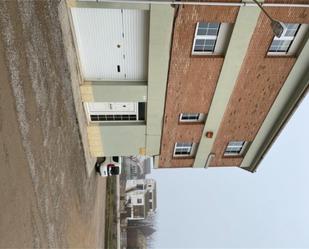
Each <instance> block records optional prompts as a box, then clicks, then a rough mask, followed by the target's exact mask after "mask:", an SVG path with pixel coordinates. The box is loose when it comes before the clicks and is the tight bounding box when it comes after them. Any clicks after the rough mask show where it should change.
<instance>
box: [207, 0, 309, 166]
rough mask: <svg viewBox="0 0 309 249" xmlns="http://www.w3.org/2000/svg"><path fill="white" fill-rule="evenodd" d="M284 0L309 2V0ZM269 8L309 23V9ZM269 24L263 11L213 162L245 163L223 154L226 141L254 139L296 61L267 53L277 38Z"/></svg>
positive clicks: (276, 15) (287, 18)
mask: <svg viewBox="0 0 309 249" xmlns="http://www.w3.org/2000/svg"><path fill="white" fill-rule="evenodd" d="M267 2H276V1H267ZM282 2H283V1H282ZM284 2H295V3H296V2H298V3H299V2H307V3H309V2H308V1H284ZM267 11H268V12H269V14H270V15H271V16H273V17H274V18H275V19H277V20H280V21H282V22H287V23H289V22H290V23H309V9H305V8H267ZM269 24H270V23H269V20H268V19H267V18H266V16H265V15H264V14H260V17H259V19H258V23H257V26H256V28H255V31H254V34H253V36H252V39H251V42H250V44H249V49H248V52H247V54H246V57H245V59H244V62H243V65H242V67H241V71H240V74H239V76H238V79H237V83H236V86H235V88H234V90H233V94H232V96H231V98H230V100H229V104H228V108H227V110H226V111H225V114H224V118H223V122H222V123H221V125H220V129H219V132H218V135H217V137H216V140H215V143H214V146H213V148H212V152H214V153H215V154H216V157H215V158H214V159H213V160H212V162H211V164H210V166H239V165H240V164H241V162H242V160H243V158H242V157H239V158H225V157H223V153H224V150H225V147H226V145H227V144H228V142H229V141H231V140H245V141H253V140H254V138H255V136H256V134H257V132H258V130H259V128H260V127H261V125H262V123H263V121H264V119H265V117H266V115H267V113H268V111H269V109H270V108H271V106H272V104H273V102H274V100H275V98H276V96H277V95H278V93H279V91H280V89H281V87H282V85H283V84H284V82H285V80H286V78H287V77H288V75H289V72H290V70H291V69H292V67H293V65H294V63H295V61H296V58H293V57H267V56H266V53H267V50H268V48H269V46H270V43H271V41H272V39H273V33H272V31H271V28H270V25H269Z"/></svg>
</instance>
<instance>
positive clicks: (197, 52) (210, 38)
mask: <svg viewBox="0 0 309 249" xmlns="http://www.w3.org/2000/svg"><path fill="white" fill-rule="evenodd" d="M200 23H210V22H198V23H197V24H196V27H195V33H194V41H193V47H192V54H213V53H214V52H215V48H216V43H217V38H218V35H219V31H220V26H221V23H219V27H218V32H217V35H198V34H197V32H198V29H199V25H200ZM198 39H203V40H213V41H215V45H214V48H213V50H212V51H194V48H195V44H196V40H198Z"/></svg>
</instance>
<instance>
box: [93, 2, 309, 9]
mask: <svg viewBox="0 0 309 249" xmlns="http://www.w3.org/2000/svg"><path fill="white" fill-rule="evenodd" d="M99 1H100V2H105V3H129V4H130V3H133V4H138V3H140V4H169V5H171V4H173V5H202V6H228V7H258V6H257V5H256V3H254V2H252V3H248V2H244V3H231V2H181V1H156V0H150V1H143V0H141V1H138V0H99ZM260 5H261V6H262V7H282V8H284V7H285V8H292V7H293V8H309V4H297V3H291V4H289V3H260Z"/></svg>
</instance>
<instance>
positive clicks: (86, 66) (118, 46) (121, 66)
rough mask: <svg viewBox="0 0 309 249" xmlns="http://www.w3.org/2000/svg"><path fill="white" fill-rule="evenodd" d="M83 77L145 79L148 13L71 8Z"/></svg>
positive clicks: (94, 78)
mask: <svg viewBox="0 0 309 249" xmlns="http://www.w3.org/2000/svg"><path fill="white" fill-rule="evenodd" d="M71 11H72V17H73V24H74V29H75V35H76V40H77V46H78V51H79V57H80V62H81V66H82V73H83V76H84V78H85V79H86V80H147V71H148V33H149V12H148V11H143V10H122V9H95V8H71Z"/></svg>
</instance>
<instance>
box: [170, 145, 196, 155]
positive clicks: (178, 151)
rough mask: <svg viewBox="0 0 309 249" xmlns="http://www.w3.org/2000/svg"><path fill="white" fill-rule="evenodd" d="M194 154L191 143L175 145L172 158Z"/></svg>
mask: <svg viewBox="0 0 309 249" xmlns="http://www.w3.org/2000/svg"><path fill="white" fill-rule="evenodd" d="M193 154H194V144H193V143H176V144H175V148H174V156H192V155H193Z"/></svg>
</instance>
